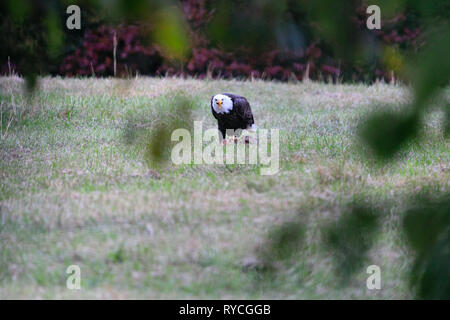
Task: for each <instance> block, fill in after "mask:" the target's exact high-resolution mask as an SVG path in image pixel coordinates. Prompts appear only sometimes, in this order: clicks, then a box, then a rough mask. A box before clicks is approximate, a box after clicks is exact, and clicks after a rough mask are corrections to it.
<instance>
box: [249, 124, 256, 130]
mask: <svg viewBox="0 0 450 320" xmlns="http://www.w3.org/2000/svg"><path fill="white" fill-rule="evenodd" d="M256 130H258V127H257V126H256V124H252V125H251V126H249V127H248V131H253V132H256Z"/></svg>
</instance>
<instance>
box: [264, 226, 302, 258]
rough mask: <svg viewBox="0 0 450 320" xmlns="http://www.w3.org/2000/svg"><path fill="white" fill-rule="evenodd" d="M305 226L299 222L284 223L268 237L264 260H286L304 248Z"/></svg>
mask: <svg viewBox="0 0 450 320" xmlns="http://www.w3.org/2000/svg"><path fill="white" fill-rule="evenodd" d="M305 235H306V226H305V224H304V223H301V222H299V221H292V222H288V223H284V224H282V225H281V226H279V227H277V228H275V229H274V230H272V231H271V233H270V234H269V235H268V239H269V242H268V244H267V248H265V250H266V251H264V252H265V260H269V259H270V260H275V261H278V260H286V259H289V258H290V257H292V256H295V255H296V254H298V253H299V252H301V250H302V249H303V248H304V241H305Z"/></svg>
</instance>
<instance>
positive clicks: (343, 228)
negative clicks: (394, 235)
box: [324, 204, 380, 280]
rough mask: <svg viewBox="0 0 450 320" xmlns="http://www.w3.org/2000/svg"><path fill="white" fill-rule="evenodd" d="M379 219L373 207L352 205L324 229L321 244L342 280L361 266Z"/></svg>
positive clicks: (378, 224) (378, 225)
mask: <svg viewBox="0 0 450 320" xmlns="http://www.w3.org/2000/svg"><path fill="white" fill-rule="evenodd" d="M379 220H380V219H379V216H378V215H377V214H376V213H375V209H374V208H372V207H368V206H365V205H361V204H354V205H352V206H350V208H348V211H347V212H346V213H344V214H343V216H342V217H340V218H339V220H338V221H337V222H336V223H334V224H332V225H330V226H328V227H326V228H325V230H324V243H325V245H326V247H327V248H328V249H329V251H330V252H331V254H332V255H333V258H334V264H335V270H336V273H337V275H339V277H340V278H341V279H342V280H347V279H348V277H350V276H351V275H352V274H353V273H355V272H356V271H358V270H359V269H360V268H362V267H363V265H364V262H365V261H366V259H367V254H368V250H369V249H370V248H371V246H372V244H373V242H374V238H375V235H376V232H377V231H378V230H379V227H380V221H379Z"/></svg>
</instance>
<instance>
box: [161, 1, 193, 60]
mask: <svg viewBox="0 0 450 320" xmlns="http://www.w3.org/2000/svg"><path fill="white" fill-rule="evenodd" d="M154 23H155V27H154V28H155V29H154V35H153V37H154V40H155V42H156V43H157V44H158V45H159V46H161V48H162V49H163V51H164V53H165V54H166V55H167V56H168V57H169V58H172V59H180V60H181V59H183V58H184V57H185V56H186V55H187V53H188V51H189V47H190V43H189V36H188V33H187V24H186V22H185V20H184V18H183V17H182V15H181V12H180V11H179V10H177V9H176V8H175V7H165V8H162V9H161V10H160V11H158V12H157V13H156V14H155V20H154Z"/></svg>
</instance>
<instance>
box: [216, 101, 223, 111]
mask: <svg viewBox="0 0 450 320" xmlns="http://www.w3.org/2000/svg"><path fill="white" fill-rule="evenodd" d="M217 106H218V107H219V109H222V100H219V101H217Z"/></svg>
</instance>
